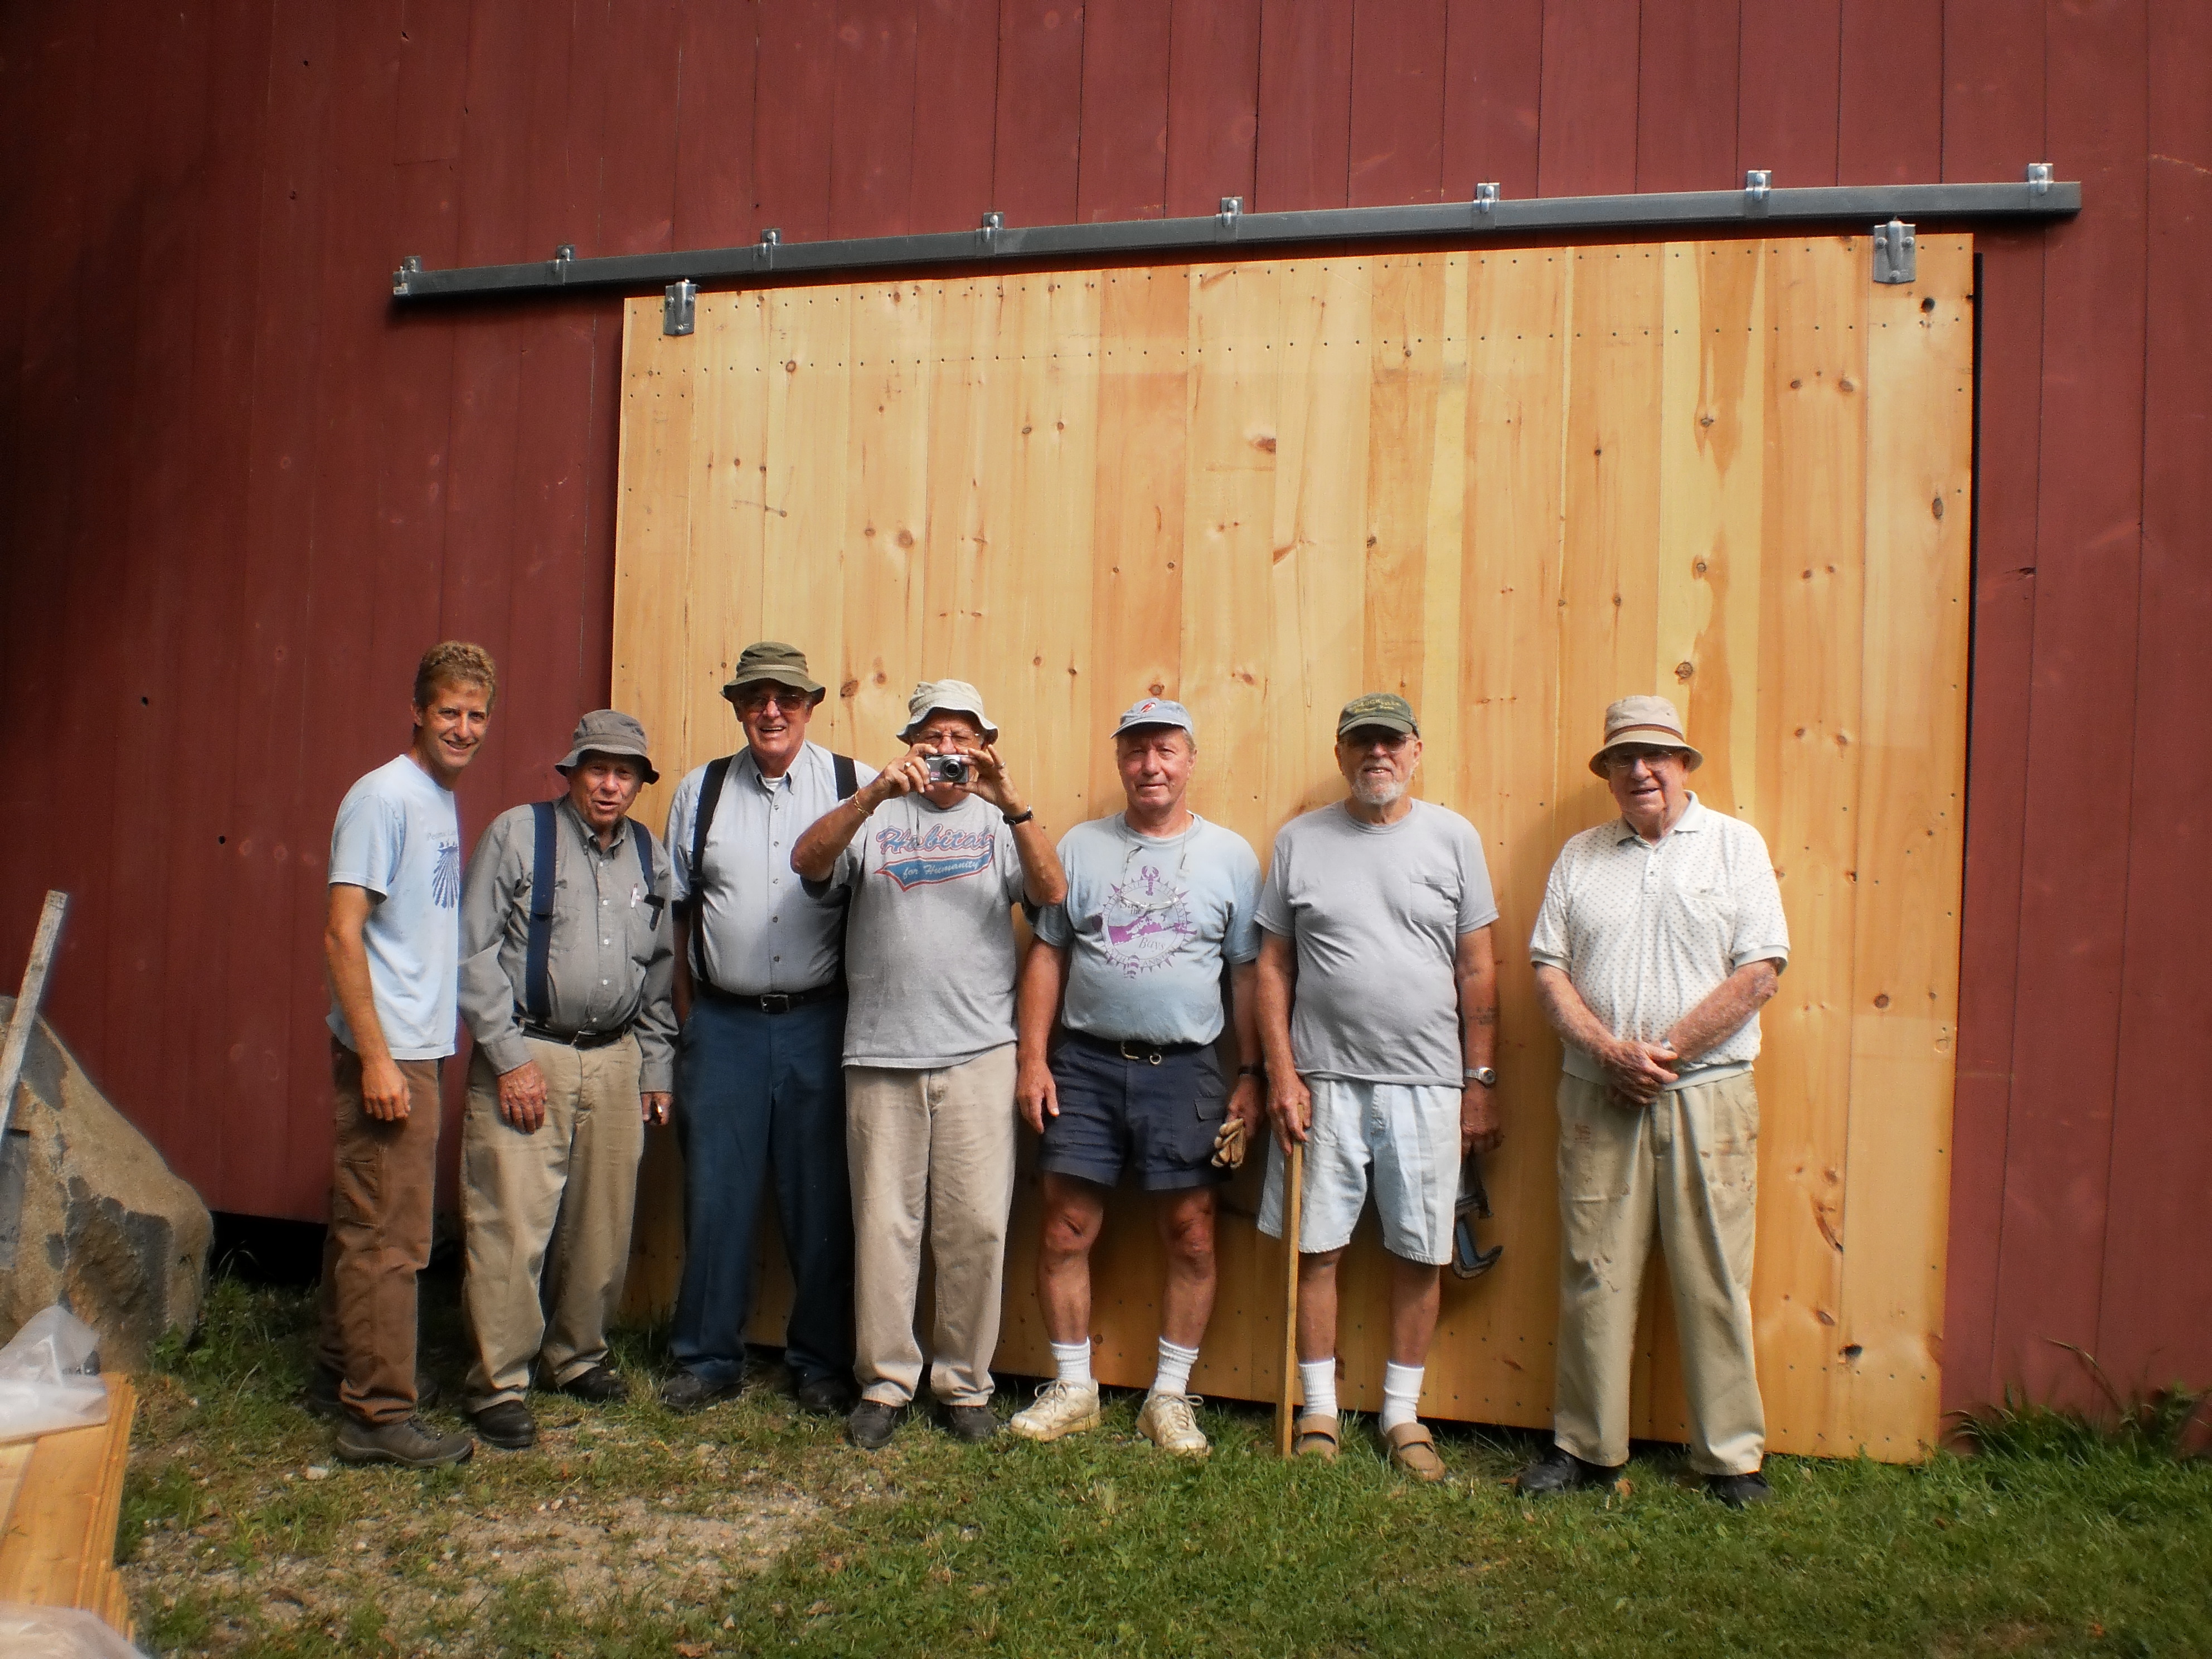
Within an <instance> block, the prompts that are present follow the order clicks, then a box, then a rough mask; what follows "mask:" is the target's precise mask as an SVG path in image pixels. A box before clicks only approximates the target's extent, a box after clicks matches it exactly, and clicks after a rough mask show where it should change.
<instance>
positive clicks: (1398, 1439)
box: [1383, 1423, 1444, 1480]
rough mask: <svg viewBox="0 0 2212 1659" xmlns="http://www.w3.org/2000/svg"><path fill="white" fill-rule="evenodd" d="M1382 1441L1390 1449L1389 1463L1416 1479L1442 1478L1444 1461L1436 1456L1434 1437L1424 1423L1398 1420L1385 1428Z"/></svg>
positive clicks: (1435, 1440)
mask: <svg viewBox="0 0 2212 1659" xmlns="http://www.w3.org/2000/svg"><path fill="white" fill-rule="evenodd" d="M1383 1444H1384V1445H1385V1446H1388V1447H1389V1449H1390V1466H1391V1467H1392V1468H1396V1469H1402V1470H1404V1471H1405V1472H1406V1473H1407V1474H1410V1475H1412V1476H1413V1479H1414V1480H1443V1478H1444V1460H1443V1458H1441V1457H1439V1456H1437V1437H1436V1436H1434V1435H1432V1434H1431V1433H1430V1432H1429V1431H1428V1425H1426V1424H1423V1423H1401V1424H1400V1425H1398V1426H1397V1427H1396V1428H1395V1429H1391V1430H1389V1431H1387V1432H1386V1433H1385V1434H1384V1435H1383Z"/></svg>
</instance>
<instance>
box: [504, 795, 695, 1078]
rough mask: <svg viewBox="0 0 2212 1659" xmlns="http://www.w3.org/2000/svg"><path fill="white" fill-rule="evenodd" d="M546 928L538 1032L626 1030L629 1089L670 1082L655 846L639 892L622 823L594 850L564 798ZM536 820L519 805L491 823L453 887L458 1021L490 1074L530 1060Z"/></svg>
mask: <svg viewBox="0 0 2212 1659" xmlns="http://www.w3.org/2000/svg"><path fill="white" fill-rule="evenodd" d="M553 823H554V841H553V885H554V894H555V896H554V901H553V932H552V939H551V948H550V951H548V953H547V957H546V964H545V981H546V1000H547V1003H548V1010H547V1014H546V1018H545V1025H546V1029H548V1030H554V1031H560V1032H563V1033H574V1032H579V1031H589V1032H598V1031H617V1030H621V1029H622V1028H623V1027H624V1026H625V1025H627V1026H629V1027H631V1029H632V1030H633V1031H634V1033H635V1036H636V1037H637V1046H638V1050H639V1053H640V1055H641V1060H642V1064H641V1066H640V1069H639V1072H638V1085H637V1086H638V1088H639V1090H640V1091H641V1092H644V1093H649V1094H650V1093H660V1092H664V1091H667V1090H670V1089H672V1088H673V1087H674V1086H675V1082H674V1079H675V1071H676V1066H675V1051H674V1038H675V1035H676V1006H675V1002H674V998H673V990H672V987H673V985H674V982H675V956H674V953H673V942H674V939H675V935H676V927H675V923H674V922H673V921H671V919H670V917H669V915H668V914H667V911H668V881H669V867H668V859H667V855H666V854H665V851H664V849H662V848H658V847H656V848H653V890H652V891H650V892H648V891H647V890H646V886H645V878H644V872H642V871H641V868H640V867H639V864H638V857H637V846H636V842H635V837H634V836H632V835H631V833H630V831H631V828H632V826H631V824H630V822H629V819H627V818H625V819H623V821H622V822H621V823H619V824H617V825H616V826H615V835H614V842H613V844H612V845H611V846H610V847H607V848H604V849H602V848H600V846H599V840H598V838H597V837H596V836H593V835H592V833H591V831H590V830H589V829H587V828H586V825H585V823H584V820H583V819H582V818H581V817H580V816H579V815H578V814H577V811H576V809H575V807H574V805H571V804H570V802H569V801H568V799H567V797H565V796H564V797H562V800H561V804H560V805H558V806H556V808H555V809H554V811H553ZM537 847H538V830H537V822H536V818H535V816H534V814H533V813H532V811H531V809H530V808H529V807H527V806H516V807H513V808H510V809H509V810H508V811H504V812H502V813H501V814H500V815H499V817H496V818H495V819H493V820H492V825H491V828H490V829H487V830H485V831H484V835H483V840H482V841H480V842H477V853H476V856H475V857H474V858H472V859H471V860H469V873H468V878H467V879H466V880H465V882H464V883H463V884H462V886H461V1018H463V1019H465V1021H467V1022H468V1027H469V1034H470V1035H471V1036H473V1037H475V1039H476V1041H477V1047H478V1048H482V1049H483V1051H484V1057H485V1058H486V1059H488V1060H490V1061H491V1064H492V1067H493V1069H494V1070H495V1071H501V1072H511V1071H513V1069H514V1068H515V1067H516V1066H520V1065H521V1064H522V1063H523V1061H525V1060H528V1059H529V1058H530V1049H529V1047H528V1045H527V1044H526V1042H524V1039H523V1036H522V1001H523V978H524V974H525V971H526V962H527V960H528V956H529V950H530V884H531V872H532V868H533V866H534V865H535V862H536V854H537Z"/></svg>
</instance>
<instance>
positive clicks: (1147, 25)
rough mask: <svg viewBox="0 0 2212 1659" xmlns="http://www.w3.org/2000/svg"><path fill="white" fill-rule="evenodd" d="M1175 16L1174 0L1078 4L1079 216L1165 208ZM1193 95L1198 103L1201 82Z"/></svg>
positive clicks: (1142, 214) (1131, 214) (1137, 214)
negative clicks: (1080, 103)
mask: <svg viewBox="0 0 2212 1659" xmlns="http://www.w3.org/2000/svg"><path fill="white" fill-rule="evenodd" d="M1171 21H1172V23H1173V24H1174V25H1175V27H1174V28H1173V29H1171V28H1170V22H1171ZM1181 26H1182V19H1181V18H1180V17H1175V16H1174V15H1173V0H1090V3H1089V4H1088V5H1086V6H1085V7H1084V9H1083V38H1084V50H1083V152H1082V155H1081V156H1080V158H1079V166H1078V167H1077V169H1076V185H1075V213H1076V217H1077V218H1078V219H1079V220H1080V221H1081V222H1084V223H1085V224H1094V223H1096V222H1098V221H1100V220H1102V219H1156V218H1158V217H1159V216H1161V215H1162V214H1163V213H1164V212H1165V211H1166V210H1167V199H1168V146H1169V141H1170V137H1171V136H1172V134H1171V132H1170V125H1169V118H1168V94H1169V88H1170V85H1171V84H1172V82H1171V79H1170V73H1169V60H1170V40H1171V39H1173V40H1176V44H1177V45H1178V46H1180V44H1181V41H1180V29H1181ZM1194 27H1196V23H1195V20H1194ZM1193 95H1194V107H1195V108H1196V109H1199V110H1202V109H1203V108H1204V104H1203V101H1202V99H1203V95H1204V89H1203V88H1200V90H1199V92H1197V93H1196V94H1193ZM1192 147H1193V149H1196V148H1197V147H1198V144H1197V136H1196V135H1195V134H1194V135H1193V145H1192ZM1207 211H1208V212H1211V211H1212V208H1211V207H1209V208H1208V209H1207Z"/></svg>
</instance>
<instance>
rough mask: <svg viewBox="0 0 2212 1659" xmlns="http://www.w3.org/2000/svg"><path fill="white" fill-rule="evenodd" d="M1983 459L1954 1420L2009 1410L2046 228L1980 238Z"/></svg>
mask: <svg viewBox="0 0 2212 1659" xmlns="http://www.w3.org/2000/svg"><path fill="white" fill-rule="evenodd" d="M1975 246H1977V248H1978V250H1979V252H1980V253H1981V257H1982V271H1981V286H1980V292H1979V294H1978V298H1977V303H1978V306H1979V307H1980V311H1981V329H1982V371H1981V386H1980V391H1979V399H1980V407H1981V433H1980V447H1979V452H1978V466H1977V476H1976V480H1975V499H1974V526H1975V558H1974V616H1973V681H1972V687H1971V690H1970V691H1969V695H1968V702H1967V710H1968V735H1967V774H1966V882H1965V887H1966V892H1965V899H1964V904H1963V908H1962V909H1961V911H1960V963H1959V1048H1958V1089H1957V1098H1956V1101H1955V1103H1954V1106H1953V1108H1952V1132H1951V1135H1952V1138H1951V1149H1952V1150H1951V1222H1950V1233H1951V1238H1950V1252H1949V1267H1948V1272H1947V1273H1946V1276H1945V1280H1944V1285H1945V1294H1944V1303H1945V1310H1944V1325H1943V1401H1944V1407H1945V1409H1947V1410H1957V1409H1962V1408H1964V1407H1969V1406H1976V1405H1981V1404H1984V1403H1985V1402H1987V1401H1990V1400H1992V1399H1995V1398H1997V1397H1999V1395H2001V1394H2002V1387H2003V1383H2004V1381H2005V1379H2004V1378H2002V1377H2001V1376H1996V1373H1995V1371H1994V1370H1993V1365H1994V1363H1995V1352H1996V1351H1995V1342H1996V1327H1995V1323H1994V1322H1995V1319H1996V1285H1997V1264H1998V1259H1999V1247H2000V1243H2001V1239H2002V1230H2003V1207H2004V1182H2005V1156H2006V1146H2007V1141H2008V1133H2009V1127H2010V1116H2011V1110H2012V1060H2013V1012H2014V1005H2015V1000H2016V999H2017V997H2018V994H2019V988H2020V976H2021V949H2020V945H2021V933H2020V927H2021V854H2022V849H2023V845H2024V842H2023V825H2024V823H2025V821H2026V817H2027V728H2028V705H2029V688H2030V684H2031V683H2032V679H2033V671H2034V664H2033V656H2034V644H2035V603H2036V572H2035V562H2036V520H2037V501H2038V492H2039V489H2040V486H2041V473H2042V464H2043V446H2042V437H2041V435H2042V397H2043V384H2044V376H2043V332H2044V329H2043V264H2044V233H2043V232H2042V230H2040V229H2039V228H2037V229H2024V230H2015V231H2000V232H1993V233H1992V232H1984V234H1980V235H1979V236H1978V237H1977V238H1976V242H1975Z"/></svg>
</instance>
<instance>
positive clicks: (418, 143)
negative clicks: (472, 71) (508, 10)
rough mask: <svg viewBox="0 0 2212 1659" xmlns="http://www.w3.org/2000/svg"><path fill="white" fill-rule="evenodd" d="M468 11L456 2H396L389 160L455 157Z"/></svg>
mask: <svg viewBox="0 0 2212 1659" xmlns="http://www.w3.org/2000/svg"><path fill="white" fill-rule="evenodd" d="M472 10H473V8H471V6H469V5H466V4H463V3H458V0H401V5H400V8H399V101H398V106H396V107H395V108H394V110H393V112H392V161H393V162H394V164H396V165H401V166H404V165H405V164H406V163H408V162H410V161H452V160H453V159H454V158H455V157H456V156H458V155H460V153H461V125H462V120H463V116H462V87H463V84H464V82H465V80H466V78H467V76H468V68H469V29H470V25H471V21H472V19H471V11H472Z"/></svg>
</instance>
